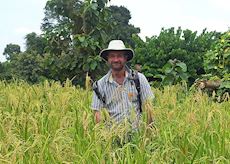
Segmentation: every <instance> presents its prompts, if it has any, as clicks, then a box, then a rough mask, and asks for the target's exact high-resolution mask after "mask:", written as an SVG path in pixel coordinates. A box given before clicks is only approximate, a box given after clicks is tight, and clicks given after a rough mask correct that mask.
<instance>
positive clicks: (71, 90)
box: [0, 0, 230, 163]
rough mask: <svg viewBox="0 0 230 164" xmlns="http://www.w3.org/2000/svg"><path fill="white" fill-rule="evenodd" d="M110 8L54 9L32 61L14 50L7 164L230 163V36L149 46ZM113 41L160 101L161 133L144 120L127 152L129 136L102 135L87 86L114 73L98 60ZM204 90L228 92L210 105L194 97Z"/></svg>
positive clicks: (0, 116)
mask: <svg viewBox="0 0 230 164" xmlns="http://www.w3.org/2000/svg"><path fill="white" fill-rule="evenodd" d="M107 2H108V0H85V1H81V0H65V1H63V0H50V1H48V2H47V4H46V7H45V18H44V19H43V23H42V25H41V26H42V34H40V35H38V34H36V33H34V32H33V33H29V34H27V35H26V37H25V41H26V49H25V51H24V52H22V51H21V48H20V46H19V45H16V44H8V45H6V48H5V50H4V55H5V56H6V58H7V61H6V62H2V63H0V80H1V81H0V112H1V113H0V161H1V163H2V162H3V163H47V162H48V163H69V162H73V161H77V162H79V163H82V162H83V163H87V162H88V161H90V162H93V163H107V162H108V163H151V162H153V161H154V162H155V161H156V162H160V163H228V162H229V160H230V159H229V157H230V154H229V152H230V150H229V149H230V145H229V144H230V133H229V130H228V129H229V128H230V127H229V125H230V113H229V109H230V104H229V92H230V31H226V32H223V33H218V32H215V31H211V32H209V31H207V30H206V29H204V30H203V32H202V33H200V34H198V33H197V32H196V31H191V30H189V29H181V28H180V27H179V28H174V27H172V28H169V29H164V28H162V30H161V32H160V34H159V35H158V36H152V37H147V38H146V39H145V40H142V39H141V38H140V37H139V36H138V33H139V32H140V29H139V28H138V27H135V26H133V25H132V24H130V23H129V20H130V19H131V15H130V12H129V10H128V9H127V8H125V7H118V6H110V7H107V6H106V4H107ZM111 39H122V40H123V41H124V42H125V43H126V46H127V47H130V48H133V49H134V51H135V57H134V59H133V60H132V62H131V63H129V66H130V67H132V68H133V67H134V65H135V64H141V65H142V70H141V71H142V72H143V73H144V74H145V75H146V77H147V78H148V80H149V81H150V83H151V85H152V86H153V87H154V89H153V90H154V93H155V95H156V99H155V100H154V101H155V102H154V115H155V118H156V128H155V129H154V128H149V127H148V126H147V125H146V124H145V121H146V120H145V117H143V120H142V121H143V122H142V123H141V126H142V128H140V129H141V130H140V131H139V132H138V133H136V134H134V135H133V136H134V137H133V139H132V141H131V142H124V143H123V145H119V144H114V143H116V141H117V139H118V140H120V141H123V135H122V134H123V133H124V131H126V128H127V126H123V127H118V128H116V127H113V128H112V130H111V131H110V130H108V129H106V127H105V125H103V124H101V125H97V126H95V124H94V122H93V118H92V112H91V110H90V102H91V93H92V92H91V90H90V88H88V87H87V86H88V85H84V84H85V81H87V79H86V78H87V77H88V76H86V75H89V76H90V77H91V79H92V80H93V81H95V80H97V79H99V78H100V77H101V76H103V75H104V73H105V72H107V70H108V68H107V66H106V64H105V63H104V61H103V60H102V59H101V58H100V57H99V56H98V54H99V52H100V50H101V49H103V48H105V47H106V46H107V45H108V42H109V41H110V40H111ZM200 81H202V82H203V83H204V84H207V82H208V81H214V82H218V83H219V82H220V85H218V87H215V88H212V87H211V88H207V91H208V95H207V94H205V93H202V92H199V91H197V90H196V86H197V85H198V86H199V84H200V83H199V82H200ZM203 83H202V84H203ZM212 86H213V85H212ZM83 88H84V89H83ZM201 89H203V90H205V86H204V87H202V88H201ZM25 93H26V94H25ZM83 97H84V99H83ZM213 100H214V101H213ZM216 101H217V102H218V103H217V102H216ZM104 117H105V119H106V118H107V114H106V112H104ZM38 161H39V162H38Z"/></svg>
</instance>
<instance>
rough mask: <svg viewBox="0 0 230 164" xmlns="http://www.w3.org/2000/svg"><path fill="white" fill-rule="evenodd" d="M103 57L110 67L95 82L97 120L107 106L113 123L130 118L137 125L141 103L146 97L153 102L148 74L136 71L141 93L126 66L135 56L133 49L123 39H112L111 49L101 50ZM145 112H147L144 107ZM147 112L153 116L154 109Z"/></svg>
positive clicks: (93, 107) (94, 100) (94, 102)
mask: <svg viewBox="0 0 230 164" xmlns="http://www.w3.org/2000/svg"><path fill="white" fill-rule="evenodd" d="M100 56H101V57H102V58H103V59H104V60H105V61H106V62H107V63H108V65H109V66H110V68H111V69H110V70H109V72H108V73H107V74H106V75H105V76H103V77H102V78H101V79H100V80H99V81H98V82H97V83H95V84H94V94H93V100H92V109H93V110H94V111H95V121H96V123H98V122H100V120H101V113H100V110H101V109H102V108H106V109H107V111H108V113H109V115H110V117H111V119H112V120H113V121H114V122H116V123H121V122H122V121H124V120H125V119H127V120H128V121H129V122H130V123H131V124H133V125H134V126H138V125H137V124H138V121H139V119H140V115H141V110H140V109H142V106H143V105H141V104H145V103H146V102H147V100H150V101H151V99H152V98H153V97H154V95H153V93H152V91H151V87H150V85H149V83H148V81H147V79H146V77H145V76H144V75H143V74H141V73H137V72H136V75H137V78H138V79H139V85H140V86H139V87H140V93H138V89H137V87H136V85H137V84H136V83H135V82H134V78H133V71H132V70H130V69H129V68H128V67H127V66H126V63H127V62H128V61H130V60H131V59H132V58H133V56H134V52H133V50H132V49H130V48H126V47H125V45H124V43H123V41H121V40H112V41H111V42H110V43H109V46H108V48H107V49H104V50H102V51H101V52H100ZM95 87H96V89H95ZM138 94H139V97H138ZM138 98H139V99H138ZM132 110H134V112H135V114H136V117H135V119H134V120H132V119H131V113H132ZM143 112H147V111H146V110H143ZM148 113H149V115H150V113H151V112H148ZM149 118H150V116H149ZM151 119H152V118H150V120H149V123H151Z"/></svg>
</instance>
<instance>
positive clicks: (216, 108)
mask: <svg viewBox="0 0 230 164" xmlns="http://www.w3.org/2000/svg"><path fill="white" fill-rule="evenodd" d="M153 91H154V93H155V96H156V98H155V100H154V117H155V120H156V122H155V128H149V127H148V126H147V125H146V123H145V122H146V119H145V118H146V117H145V116H143V122H141V126H140V129H139V131H138V132H134V133H133V134H132V135H131V136H132V139H131V140H130V141H127V139H126V138H124V133H126V132H127V128H128V126H127V125H119V126H113V127H111V128H108V127H107V126H105V125H104V124H103V123H102V124H98V125H95V124H94V120H93V114H92V111H91V109H90V103H91V95H92V92H91V91H89V90H83V89H82V88H78V87H74V86H72V85H71V83H70V82H69V81H66V84H65V85H64V86H62V85H60V84H59V83H56V82H53V83H48V82H44V83H43V84H38V85H29V84H27V83H24V82H14V83H10V84H7V83H5V82H0V163H138V164H139V163H229V161H230V131H229V129H230V110H229V109H230V102H229V101H226V102H223V103H215V102H213V101H212V100H210V98H209V97H208V96H207V95H205V94H202V93H200V92H196V91H187V89H186V88H184V87H182V86H173V87H165V88H164V89H162V90H159V89H153ZM104 113H105V114H104V117H105V118H106V117H107V116H106V112H104Z"/></svg>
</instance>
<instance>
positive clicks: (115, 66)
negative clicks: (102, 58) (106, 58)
mask: <svg viewBox="0 0 230 164" xmlns="http://www.w3.org/2000/svg"><path fill="white" fill-rule="evenodd" d="M124 67H125V64H124V63H121V62H112V63H111V64H110V68H111V69H112V70H114V71H121V70H122V69H123V68H124Z"/></svg>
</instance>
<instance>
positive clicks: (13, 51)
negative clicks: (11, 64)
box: [3, 43, 21, 60]
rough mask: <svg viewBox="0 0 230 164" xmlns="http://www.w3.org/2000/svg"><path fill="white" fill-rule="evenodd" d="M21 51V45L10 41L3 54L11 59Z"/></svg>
mask: <svg viewBox="0 0 230 164" xmlns="http://www.w3.org/2000/svg"><path fill="white" fill-rule="evenodd" d="M20 52H21V50H20V46H19V45H17V44H12V43H10V44H7V45H6V48H5V49H4V52H3V55H5V56H6V59H7V60H11V59H12V58H14V57H15V55H17V54H19V53H20Z"/></svg>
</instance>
